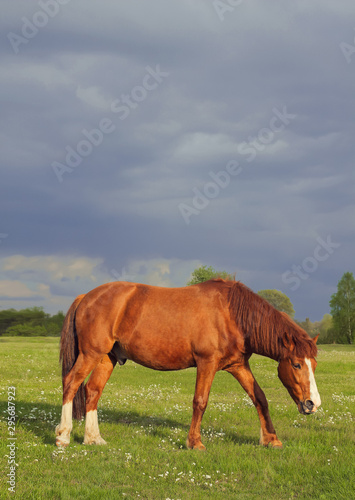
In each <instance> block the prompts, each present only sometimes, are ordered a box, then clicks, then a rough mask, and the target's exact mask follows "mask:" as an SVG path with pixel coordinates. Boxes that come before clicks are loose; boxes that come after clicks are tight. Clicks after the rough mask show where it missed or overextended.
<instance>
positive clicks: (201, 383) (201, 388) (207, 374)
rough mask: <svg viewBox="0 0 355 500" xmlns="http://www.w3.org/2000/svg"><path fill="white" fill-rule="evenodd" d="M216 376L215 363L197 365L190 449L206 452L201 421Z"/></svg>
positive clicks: (189, 438)
mask: <svg viewBox="0 0 355 500" xmlns="http://www.w3.org/2000/svg"><path fill="white" fill-rule="evenodd" d="M215 374H216V365H215V363H214V362H206V361H202V362H199V363H197V377H196V388H195V396H194V400H193V415H192V421H191V426H190V431H189V435H188V438H187V442H186V445H187V447H188V448H190V449H196V450H205V449H206V448H205V447H204V445H203V444H202V442H201V421H202V417H203V414H204V413H205V410H206V407H207V403H208V396H209V394H210V390H211V385H212V382H213V379H214V376H215Z"/></svg>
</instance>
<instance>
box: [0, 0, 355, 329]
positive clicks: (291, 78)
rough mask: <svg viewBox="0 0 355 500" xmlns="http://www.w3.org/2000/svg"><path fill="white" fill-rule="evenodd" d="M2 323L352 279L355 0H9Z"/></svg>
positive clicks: (309, 292) (296, 300)
mask: <svg viewBox="0 0 355 500" xmlns="http://www.w3.org/2000/svg"><path fill="white" fill-rule="evenodd" d="M1 4H2V5H1V11H2V16H1V21H0V25H1V32H2V40H1V44H0V57H1V62H2V64H1V74H0V90H1V92H0V96H1V101H2V103H1V109H2V111H1V116H0V144H1V158H0V162H1V163H0V165H1V168H0V178H1V180H0V206H1V219H0V256H1V260H0V309H7V308H10V307H13V308H15V309H21V308H25V307H33V306H37V307H43V308H44V310H45V311H46V312H49V313H51V314H54V313H56V312H57V311H58V310H63V311H66V310H67V309H68V307H69V306H70V304H71V303H72V301H73V300H74V298H75V296H76V295H78V294H80V293H85V292H88V291H89V290H91V289H93V288H95V287H96V286H99V285H100V284H102V283H106V282H110V281H116V280H126V281H134V282H140V283H147V284H151V285H158V286H178V287H180V286H184V285H185V284H186V283H187V281H188V280H189V278H190V276H191V272H192V271H193V270H194V269H195V268H197V267H199V266H201V265H206V266H212V267H214V268H215V269H216V270H220V271H224V270H225V271H228V272H230V273H235V275H236V279H238V280H241V281H242V282H243V283H245V284H246V285H247V286H249V287H250V288H252V289H253V290H254V291H258V290H263V289H277V290H280V291H282V292H283V293H285V294H286V295H287V296H288V297H289V298H290V300H291V302H292V304H293V306H294V309H295V311H296V316H295V317H296V318H297V319H301V320H304V319H305V318H306V317H309V318H310V319H311V320H312V321H316V320H320V319H321V318H322V317H323V315H324V314H326V313H329V300H330V297H331V295H332V294H333V293H334V292H336V289H337V283H338V281H339V280H340V278H341V276H342V275H343V273H344V272H347V271H350V272H355V267H354V255H355V244H354V222H355V218H354V216H355V210H354V201H355V191H354V151H355V148H354V137H355V125H354V123H355V122H354V119H353V118H354V94H355V93H354V80H355V4H354V2H353V0H343V1H340V2H333V1H329V0H315V1H313V2H306V1H305V0H300V1H298V2H285V1H281V0H269V1H268V2H265V1H263V0H250V1H247V0H225V1H219V0H218V1H217V0H194V1H193V2H192V1H187V0H179V1H172V0H151V1H150V2H146V1H143V0H130V1H129V2H122V1H121V2H117V1H114V0H102V1H100V2H94V1H92V0H91V1H90V0H86V1H85V2H84V0H41V1H28V0H19V1H16V2H12V1H10V0H8V1H6V0H2V1H1Z"/></svg>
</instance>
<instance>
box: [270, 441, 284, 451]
mask: <svg viewBox="0 0 355 500" xmlns="http://www.w3.org/2000/svg"><path fill="white" fill-rule="evenodd" d="M270 445H271V446H272V447H273V448H279V449H281V448H282V443H281V441H279V440H278V439H276V441H271V443H270Z"/></svg>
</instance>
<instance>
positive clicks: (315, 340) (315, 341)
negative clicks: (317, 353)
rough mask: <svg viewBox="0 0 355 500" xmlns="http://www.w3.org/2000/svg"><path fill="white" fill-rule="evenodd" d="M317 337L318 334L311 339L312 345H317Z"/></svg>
mask: <svg viewBox="0 0 355 500" xmlns="http://www.w3.org/2000/svg"><path fill="white" fill-rule="evenodd" d="M318 337H319V333H318V335H316V336H315V337H313V339H312V340H313V342H314V344H316V343H317V340H318Z"/></svg>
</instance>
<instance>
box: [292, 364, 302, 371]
mask: <svg viewBox="0 0 355 500" xmlns="http://www.w3.org/2000/svg"><path fill="white" fill-rule="evenodd" d="M292 366H293V367H294V368H295V369H296V370H300V369H301V365H300V364H299V363H295V364H293V363H292Z"/></svg>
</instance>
